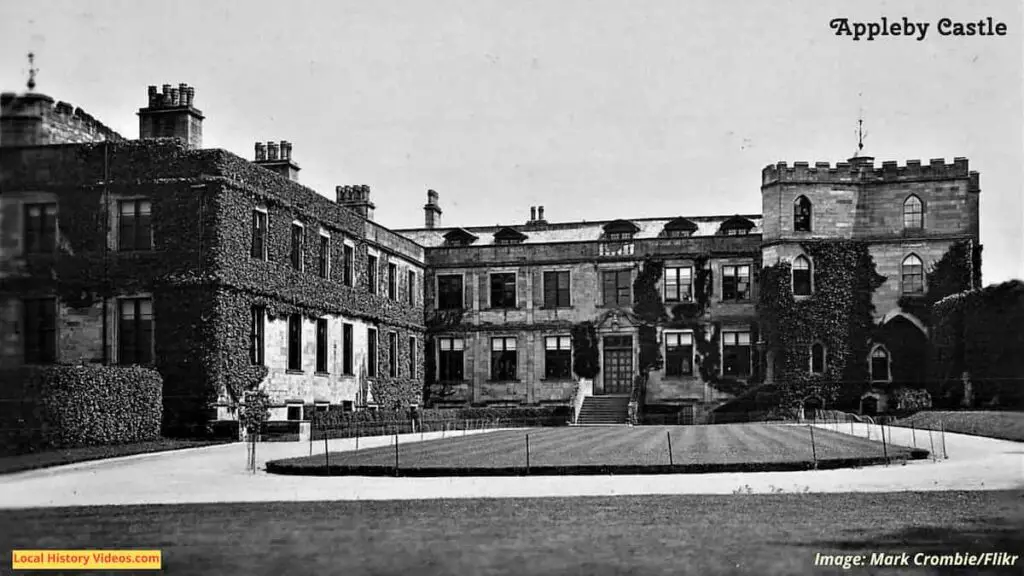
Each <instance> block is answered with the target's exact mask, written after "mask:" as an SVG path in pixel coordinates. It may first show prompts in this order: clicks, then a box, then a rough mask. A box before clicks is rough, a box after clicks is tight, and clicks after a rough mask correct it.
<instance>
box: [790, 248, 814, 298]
mask: <svg viewBox="0 0 1024 576" xmlns="http://www.w3.org/2000/svg"><path fill="white" fill-rule="evenodd" d="M793 295H794V296H810V295H811V261H810V260H808V259H807V258H804V257H803V256H797V257H796V260H793Z"/></svg>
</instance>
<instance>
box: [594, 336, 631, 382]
mask: <svg viewBox="0 0 1024 576" xmlns="http://www.w3.org/2000/svg"><path fill="white" fill-rule="evenodd" d="M603 372H604V389H603V390H600V391H596V392H597V393H598V394H629V393H630V391H631V390H632V388H633V337H632V336H606V337H605V339H604V370H603Z"/></svg>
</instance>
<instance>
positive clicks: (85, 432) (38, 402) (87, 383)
mask: <svg viewBox="0 0 1024 576" xmlns="http://www.w3.org/2000/svg"><path fill="white" fill-rule="evenodd" d="M0 381H3V382H4V386H3V388H2V390H3V392H2V397H0V416H2V421H3V422H4V425H3V430H2V433H0V435H2V437H3V439H2V444H3V446H2V449H3V450H4V451H5V452H14V453H24V452H34V451H38V450H45V449H51V448H73V447H79V446H92V445H104V444H126V443H130V442H142V441H146V440H156V439H159V438H160V424H161V419H162V414H163V405H162V396H163V382H162V380H161V378H160V374H159V373H158V372H157V371H156V370H153V369H150V368H143V367H139V366H103V365H98V364H96V365H82V366H46V367H25V368H21V369H17V370H11V371H7V372H5V373H3V374H0Z"/></svg>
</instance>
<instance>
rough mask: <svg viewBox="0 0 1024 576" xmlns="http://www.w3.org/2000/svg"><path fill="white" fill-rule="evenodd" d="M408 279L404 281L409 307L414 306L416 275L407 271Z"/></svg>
mask: <svg viewBox="0 0 1024 576" xmlns="http://www.w3.org/2000/svg"><path fill="white" fill-rule="evenodd" d="M407 276H408V279H407V280H406V286H408V289H409V306H415V305H416V273H415V272H413V271H412V270H409V272H408V273H407Z"/></svg>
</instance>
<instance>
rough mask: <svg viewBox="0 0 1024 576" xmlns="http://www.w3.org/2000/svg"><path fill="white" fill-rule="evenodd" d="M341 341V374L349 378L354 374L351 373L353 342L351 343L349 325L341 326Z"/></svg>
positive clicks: (350, 328) (350, 326)
mask: <svg viewBox="0 0 1024 576" xmlns="http://www.w3.org/2000/svg"><path fill="white" fill-rule="evenodd" d="M341 340H342V342H341V372H342V374H346V375H349V376H351V375H352V374H353V373H354V372H353V371H352V364H353V356H354V354H353V350H354V342H352V325H351V324H342V325H341Z"/></svg>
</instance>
